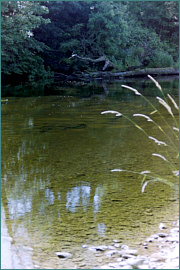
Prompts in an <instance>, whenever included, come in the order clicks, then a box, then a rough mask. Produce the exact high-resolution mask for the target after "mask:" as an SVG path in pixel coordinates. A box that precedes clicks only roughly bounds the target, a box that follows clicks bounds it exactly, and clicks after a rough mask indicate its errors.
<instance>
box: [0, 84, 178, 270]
mask: <svg viewBox="0 0 180 270" xmlns="http://www.w3.org/2000/svg"><path fill="white" fill-rule="evenodd" d="M143 83H144V82H143ZM166 83H167V82H166ZM171 83H172V82H171ZM120 85H121V83H119V82H116V83H106V84H104V85H102V86H101V87H102V88H103V90H102V92H101V91H100V90H99V88H98V87H97V89H96V87H95V86H94V93H93V94H92V93H91V95H89V94H87V93H88V91H89V90H87V89H86V87H85V86H84V87H85V90H84V91H85V93H86V94H83V95H84V96H83V98H82V97H81V95H82V93H81V91H80V90H79V89H81V88H82V89H83V86H81V87H80V88H78V87H77V89H76V88H75V87H74V88H71V87H69V88H65V87H64V88H63V89H64V90H63V91H64V92H62V95H57V93H56V95H54V96H53V95H51V96H38V97H30V98H20V97H10V98H8V101H5V102H2V146H1V147H2V148H1V149H2V150H1V151H2V169H1V171H2V172H1V175H2V184H1V194H2V206H3V207H4V211H5V215H6V226H7V228H8V231H9V234H10V236H11V237H12V239H13V245H14V247H15V250H16V251H19V250H20V252H21V253H22V254H23V250H26V251H27V250H28V251H27V252H31V253H33V254H32V260H33V263H34V264H37V265H39V266H40V267H41V268H51V269H58V268H59V267H60V268H61V267H62V268H72V267H74V262H73V260H69V261H68V267H67V265H66V264H67V262H63V261H61V262H60V261H59V258H57V256H55V255H54V253H55V251H59V250H64V251H70V252H72V253H73V254H74V256H75V257H78V256H79V255H78V254H80V256H81V257H82V258H83V259H84V260H85V262H86V267H88V268H92V267H93V265H95V264H96V263H97V262H96V261H94V259H92V257H91V255H89V254H86V252H84V250H83V249H82V247H81V246H82V245H83V244H88V245H92V244H102V243H105V242H106V243H109V244H110V243H111V242H112V240H113V239H115V238H117V239H119V240H120V241H121V242H122V243H124V244H129V245H130V246H131V247H135V248H136V247H137V244H139V243H140V242H141V241H142V239H143V237H146V236H148V235H149V234H150V233H152V232H153V231H155V230H156V228H158V224H159V222H162V221H165V222H166V223H168V222H169V223H171V222H172V220H173V218H174V217H175V216H177V215H178V211H177V210H178V209H177V208H178V205H177V201H176V199H177V196H178V194H177V191H174V190H173V189H172V190H171V189H169V187H167V186H166V185H163V184H161V183H156V184H154V185H153V184H152V185H148V186H147V188H146V190H145V192H144V193H141V180H142V178H141V177H137V176H134V175H132V174H130V173H118V172H115V173H112V172H111V169H115V168H123V169H131V170H136V171H144V170H147V169H148V170H153V171H155V172H157V173H159V174H164V175H165V176H166V177H168V179H170V180H171V181H173V179H172V175H171V172H170V171H169V169H168V167H167V166H166V164H165V163H163V161H162V160H161V159H159V160H157V159H156V158H152V155H151V154H152V153H153V151H157V149H156V148H155V145H154V143H153V141H150V140H148V139H147V138H146V137H145V136H144V135H143V134H142V133H141V132H140V131H138V130H137V129H136V128H135V127H134V126H132V125H131V124H130V123H129V122H128V121H127V120H126V119H123V118H118V117H115V116H113V115H101V112H102V111H104V110H117V111H121V112H123V113H124V114H126V115H132V114H133V113H134V112H137V113H144V112H146V113H149V112H151V109H150V108H149V107H148V104H147V103H146V102H145V101H142V99H140V98H139V97H137V96H135V95H134V94H132V93H129V92H128V93H127V90H126V91H125V90H122V88H121V86H120ZM128 85H129V83H128ZM132 85H133V86H134V82H133V83H132ZM147 85H148V87H150V88H151V85H150V84H148V83H147ZM175 85H176V86H177V82H175ZM176 86H174V87H172V88H171V89H172V91H170V89H169V84H167V85H164V89H165V92H166V93H171V94H172V95H173V96H174V97H175V99H178V87H176ZM55 87H60V86H55ZM150 88H147V89H146V88H143V89H142V91H144V93H147V94H148V96H149V97H148V98H149V99H150V100H151V101H152V102H155V103H154V105H155V106H158V108H159V109H161V108H160V105H158V104H157V102H156V101H155V99H154V93H155V90H153V91H151V93H150V94H149V89H150ZM88 89H89V88H88ZM137 89H138V90H139V91H140V90H141V89H140V88H139V87H137ZM33 91H34V90H33ZM52 91H54V88H52ZM61 91H62V90H61V88H60V89H59V93H61ZM91 91H92V89H91ZM146 91H147V92H146ZM92 92H93V91H92ZM65 93H66V94H65ZM97 93H98V94H97ZM73 94H74V95H73ZM78 94H79V96H80V97H79V96H78ZM156 95H157V89H156ZM158 95H159V93H158ZM162 113H163V114H164V116H165V117H167V120H168V119H169V118H168V114H167V112H166V111H165V110H162ZM154 117H156V121H158V122H159V123H160V124H163V123H161V119H159V118H158V117H157V116H154ZM177 117H178V116H177ZM169 120H170V119H169ZM138 121H139V122H138V124H141V125H142V126H143V128H145V129H147V130H148V132H150V134H151V136H158V138H159V139H161V140H163V139H164V138H163V137H162V138H160V136H159V133H157V130H156V129H154V127H152V126H151V123H149V122H147V121H143V120H142V119H141V120H138ZM164 128H165V127H164ZM167 154H168V153H167V152H166V149H165V150H164V155H167ZM170 154H172V155H173V150H172V153H170ZM175 165H177V164H175ZM137 235H138V239H137ZM32 248H33V251H32ZM83 256H84V257H83ZM93 258H94V257H93ZM82 268H83V267H82Z"/></svg>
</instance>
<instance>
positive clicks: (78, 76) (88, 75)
mask: <svg viewBox="0 0 180 270" xmlns="http://www.w3.org/2000/svg"><path fill="white" fill-rule="evenodd" d="M147 75H151V76H172V75H179V69H178V68H172V67H166V68H144V69H139V68H138V69H135V70H132V71H117V72H111V71H97V72H88V71H84V72H77V73H74V74H71V75H66V74H62V73H57V72H55V73H54V80H55V82H57V81H84V82H88V81H92V80H115V79H122V78H139V77H147Z"/></svg>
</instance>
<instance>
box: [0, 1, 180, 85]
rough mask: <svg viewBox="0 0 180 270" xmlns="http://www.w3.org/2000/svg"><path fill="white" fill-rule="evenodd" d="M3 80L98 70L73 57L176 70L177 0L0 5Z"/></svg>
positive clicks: (117, 66) (121, 67)
mask: <svg viewBox="0 0 180 270" xmlns="http://www.w3.org/2000/svg"><path fill="white" fill-rule="evenodd" d="M1 53H2V54H1V61H2V65H1V67H2V82H3V83H7V81H9V79H11V80H13V79H15V80H19V81H35V80H39V79H47V78H49V77H51V76H53V73H54V72H59V73H63V74H73V73H74V72H83V71H89V72H91V71H94V70H99V69H101V68H102V67H100V66H99V65H97V64H95V63H90V62H87V61H82V60H80V59H77V58H71V56H72V54H78V55H79V56H81V57H89V58H91V59H97V58H99V57H101V56H105V57H107V58H108V59H109V60H110V61H111V62H112V63H113V65H114V68H115V69H116V70H119V71H125V70H128V68H129V67H131V66H141V67H143V68H145V67H152V68H158V67H178V63H179V1H143V2H141V1H137V2H134V1H38V2H36V1H3V2H1Z"/></svg>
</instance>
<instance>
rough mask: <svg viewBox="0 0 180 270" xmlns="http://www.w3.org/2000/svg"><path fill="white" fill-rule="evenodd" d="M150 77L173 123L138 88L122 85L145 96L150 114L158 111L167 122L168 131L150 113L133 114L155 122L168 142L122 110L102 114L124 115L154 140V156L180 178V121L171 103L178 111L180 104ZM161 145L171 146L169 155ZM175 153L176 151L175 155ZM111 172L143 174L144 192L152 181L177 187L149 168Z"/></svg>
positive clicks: (114, 170) (174, 175)
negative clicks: (148, 130) (179, 143)
mask: <svg viewBox="0 0 180 270" xmlns="http://www.w3.org/2000/svg"><path fill="white" fill-rule="evenodd" d="M148 77H149V78H150V79H151V80H152V81H153V82H154V83H155V85H156V87H157V88H158V89H159V91H160V92H161V94H162V96H163V98H160V97H158V96H157V97H156V99H157V100H158V102H159V103H160V104H161V105H162V106H163V107H164V108H165V109H166V110H167V112H168V114H169V115H170V116H171V118H172V124H173V125H171V124H169V123H168V122H167V120H166V119H165V117H164V116H163V115H162V114H161V112H160V111H159V110H158V109H157V108H156V107H155V106H154V105H153V104H152V103H151V102H150V101H149V100H148V99H147V98H146V97H145V96H143V95H142V94H141V93H140V92H139V91H138V90H136V89H135V88H132V87H129V86H126V85H122V87H124V88H126V89H128V90H131V91H133V92H134V93H135V94H136V95H138V96H140V97H141V98H143V99H144V100H145V101H146V102H147V103H148V104H149V105H150V106H151V107H152V109H153V111H152V112H151V113H150V115H154V114H156V113H157V114H158V115H159V116H160V118H161V119H162V120H163V122H164V123H165V126H166V127H168V132H167V130H164V128H163V127H162V126H160V125H159V124H158V123H156V121H154V120H153V119H152V117H149V116H148V115H146V114H141V113H134V114H133V117H142V118H145V120H146V121H148V122H151V123H153V124H154V125H155V126H156V127H157V129H158V130H159V132H160V133H163V135H164V137H165V139H166V140H167V142H166V141H161V140H159V139H157V138H154V137H153V136H151V135H150V134H148V133H147V132H146V131H145V130H144V129H143V128H142V127H141V126H140V125H138V124H137V123H136V122H135V121H134V120H132V119H131V118H129V117H127V116H126V115H124V114H122V113H121V112H118V111H111V110H108V111H103V112H101V114H107V113H113V114H115V116H122V117H124V118H126V119H127V120H128V121H130V122H131V123H132V124H133V125H134V126H135V127H136V128H138V129H139V130H141V131H142V132H143V133H144V134H145V135H146V136H147V138H148V139H150V140H152V141H153V142H154V143H155V145H156V148H157V153H152V157H155V158H157V157H158V158H160V159H162V160H163V162H166V165H167V166H168V167H169V169H170V171H171V173H172V175H171V176H172V178H178V177H179V170H178V168H177V164H178V163H179V162H177V159H178V157H179V147H178V144H177V140H178V141H179V124H178V122H177V120H176V118H175V116H174V114H173V109H172V107H171V105H172V104H173V106H174V108H175V109H176V110H177V111H179V106H178V105H177V103H176V102H175V100H174V99H173V98H172V97H171V96H170V95H169V94H167V97H168V99H169V100H170V101H171V103H172V104H171V105H170V104H169V103H168V99H167V98H166V96H165V95H164V92H163V90H162V88H161V86H160V84H159V83H158V82H157V81H156V80H155V79H154V78H153V77H152V76H150V75H148ZM174 125H175V126H174ZM161 147H169V151H167V152H166V153H167V154H168V157H166V156H164V155H162V154H160V153H159V151H161V149H162V148H161ZM172 150H173V151H172ZM172 153H173V154H172ZM174 153H175V155H174ZM111 172H129V173H133V174H136V175H141V176H142V175H143V179H142V182H141V185H142V187H141V192H144V191H145V188H146V186H147V184H148V183H152V182H161V183H164V184H166V185H169V186H170V187H172V188H173V187H174V188H175V186H176V185H175V183H174V182H173V181H172V180H171V181H170V180H169V178H168V177H167V178H166V177H163V176H161V175H157V174H155V173H154V172H151V171H149V170H144V171H142V172H136V171H130V170H124V169H113V170H111Z"/></svg>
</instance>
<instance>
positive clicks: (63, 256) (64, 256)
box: [55, 251, 72, 259]
mask: <svg viewBox="0 0 180 270" xmlns="http://www.w3.org/2000/svg"><path fill="white" fill-rule="evenodd" d="M55 254H56V255H57V256H58V257H59V258H61V259H70V258H71V257H72V254H71V253H69V252H60V251H57V252H55Z"/></svg>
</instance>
